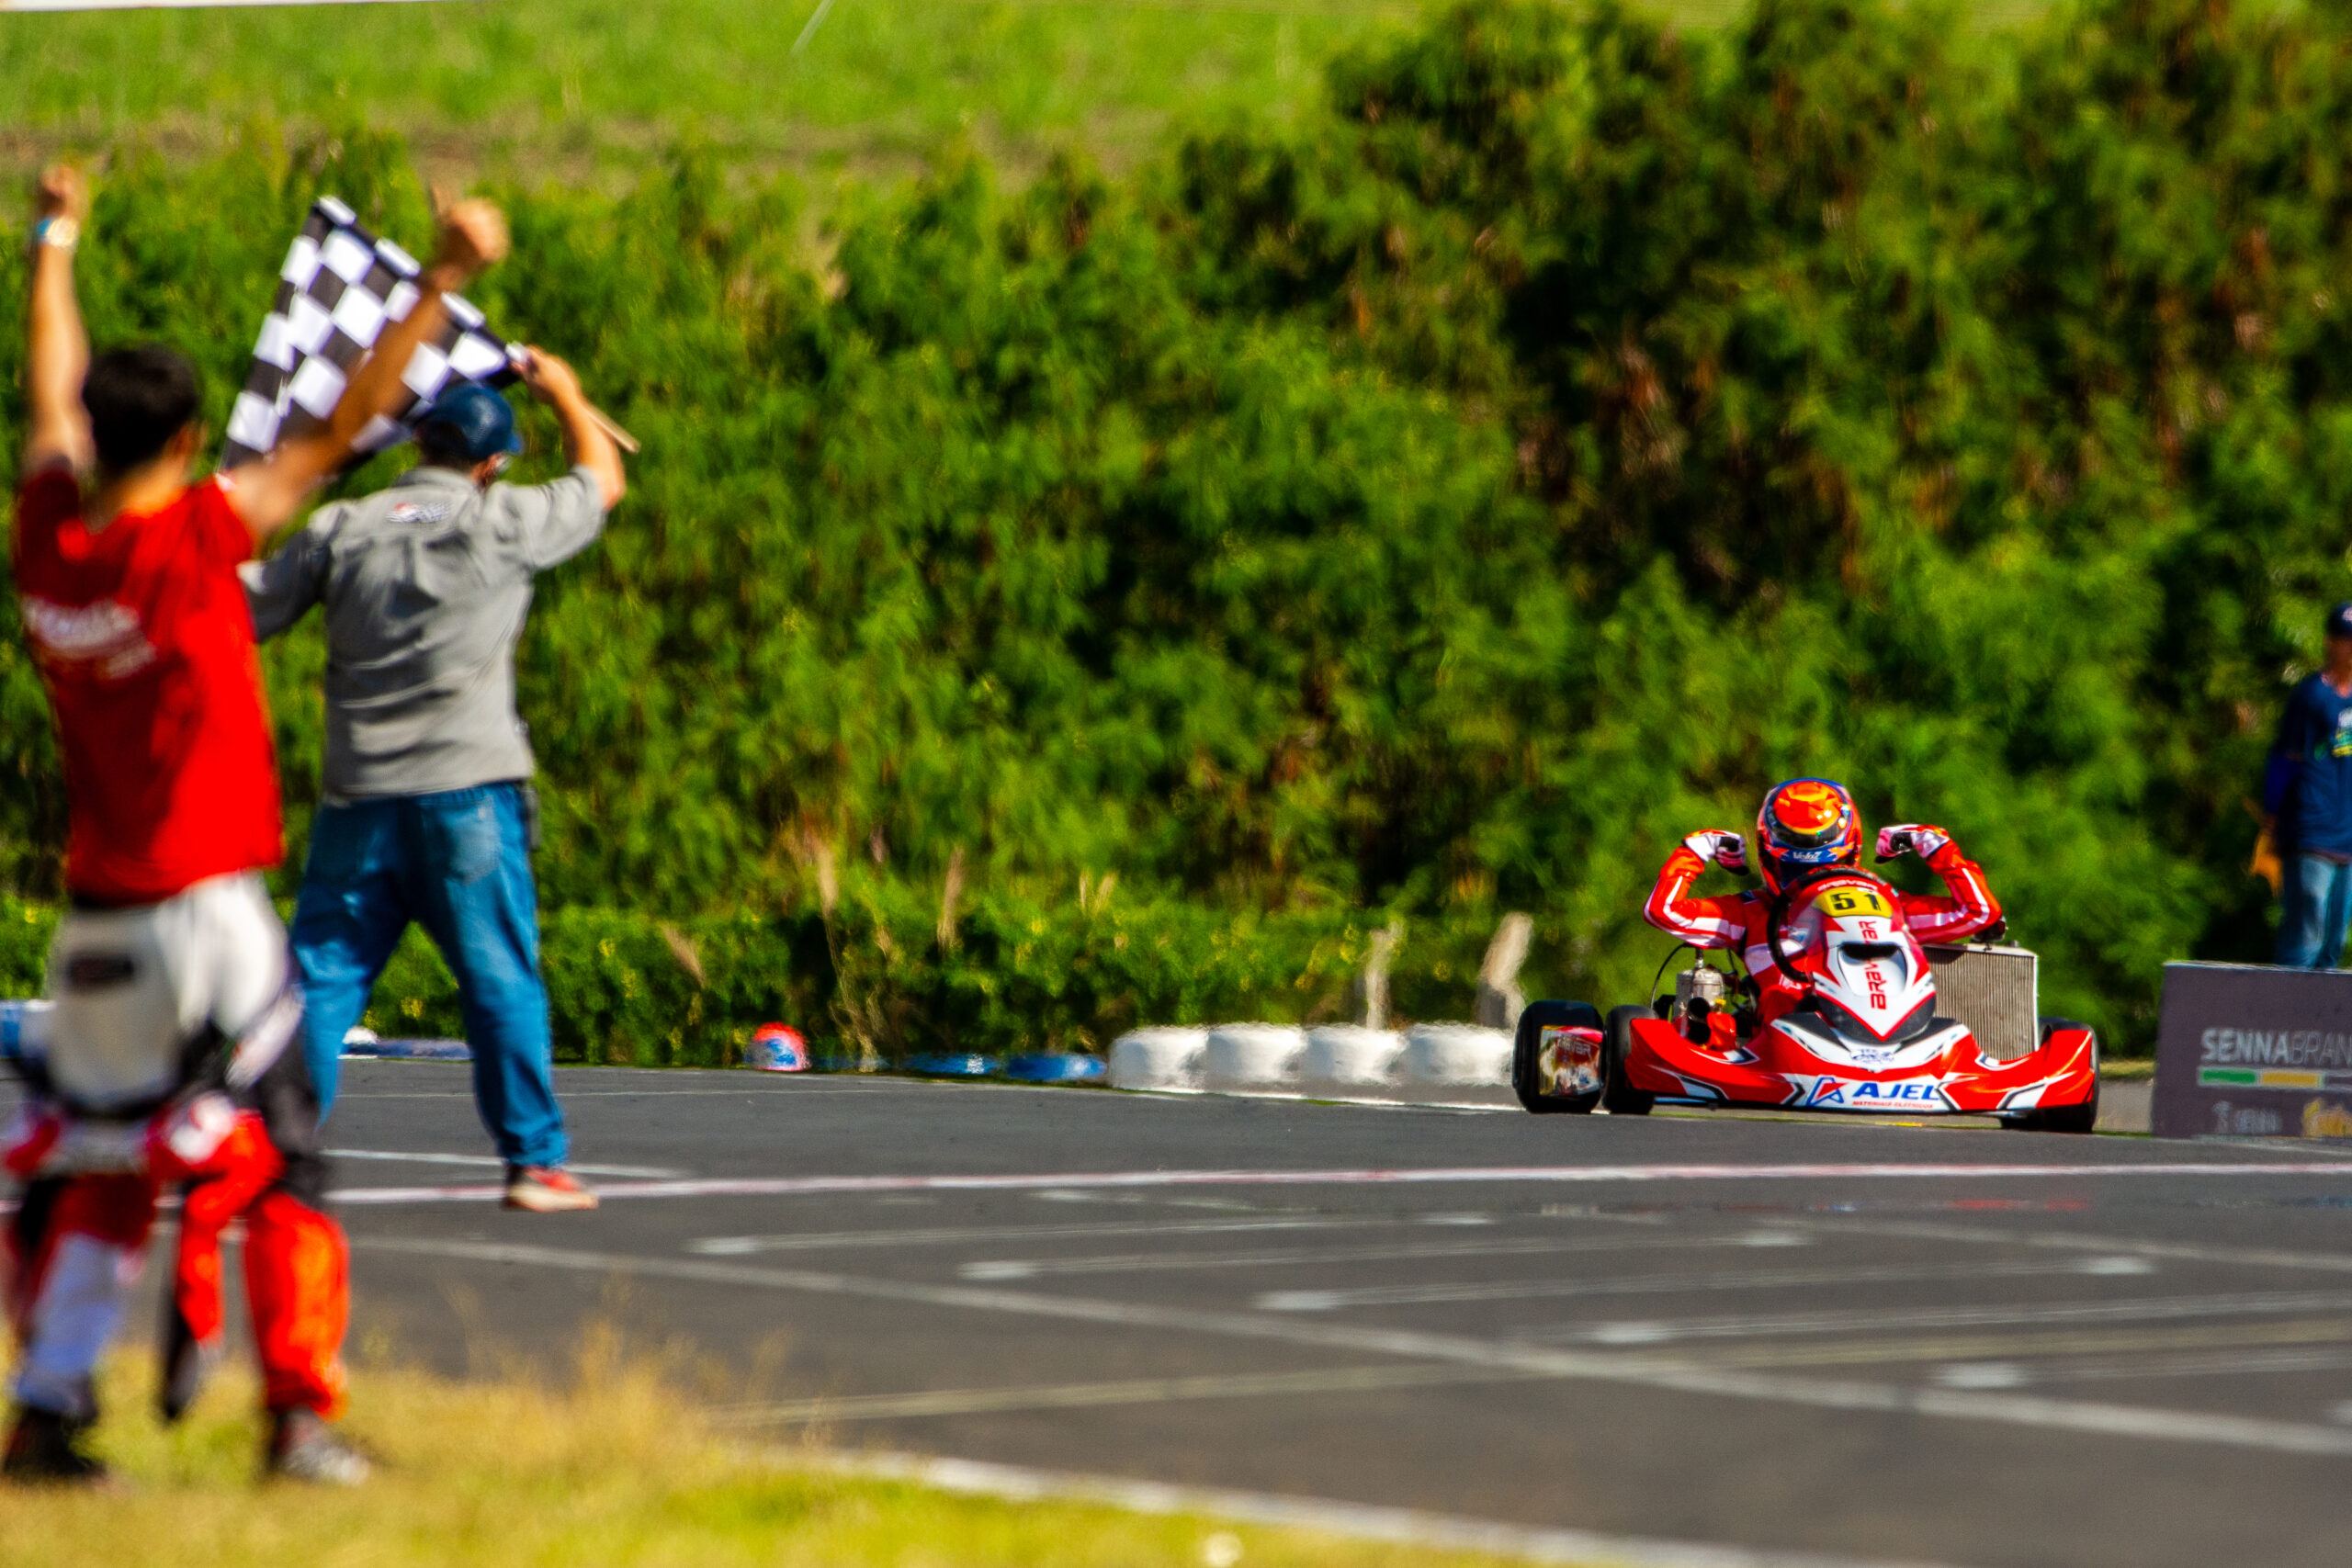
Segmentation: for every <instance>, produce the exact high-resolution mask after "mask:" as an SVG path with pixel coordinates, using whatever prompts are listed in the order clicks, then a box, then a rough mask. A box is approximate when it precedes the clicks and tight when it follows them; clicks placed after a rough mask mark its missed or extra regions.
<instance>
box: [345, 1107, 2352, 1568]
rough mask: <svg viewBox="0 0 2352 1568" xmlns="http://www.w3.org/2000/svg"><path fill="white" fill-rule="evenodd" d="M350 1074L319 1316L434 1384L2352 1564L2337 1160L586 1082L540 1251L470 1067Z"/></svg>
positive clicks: (1107, 1457) (2051, 1539) (753, 1429)
mask: <svg viewBox="0 0 2352 1568" xmlns="http://www.w3.org/2000/svg"><path fill="white" fill-rule="evenodd" d="M560 1088H561V1091H562V1093H563V1096H564V1099H565V1101H566V1104H567V1106H568V1109H569V1112H570V1115H571V1121H572V1126H573V1131H574V1138H575V1155H574V1157H575V1159H576V1161H577V1162H578V1163H579V1165H580V1166H581V1167H582V1168H584V1169H588V1170H592V1171H597V1172H601V1173H603V1174H601V1175H600V1177H599V1181H600V1184H601V1185H602V1186H603V1187H604V1189H605V1192H606V1194H607V1201H606V1203H605V1207H604V1208H603V1210H602V1211H600V1212H598V1213H594V1214H584V1215H561V1216H532V1215H522V1214H512V1213H504V1212H502V1211H501V1210H500V1209H498V1208H497V1207H496V1205H495V1201H494V1198H495V1193H496V1188H495V1185H494V1179H495V1177H496V1175H497V1171H496V1168H495V1167H494V1166H493V1165H492V1164H491V1163H490V1162H489V1161H488V1160H487V1158H486V1157H485V1154H486V1151H485V1148H484V1145H483V1142H482V1138H481V1133H480V1131H479V1128H478V1126H477V1125H476V1122H475V1121H474V1116H473V1111H472V1107H471V1104H470V1100H469V1092H468V1084H467V1078H466V1073H465V1069H464V1068H462V1067H453V1066H429V1065H406V1064H376V1063H356V1062H355V1063H347V1064H345V1089H344V1097H343V1099H342V1100H341V1101H340V1102H339V1103H338V1105H337V1107H336V1110H335V1113H334V1120H333V1122H332V1123H331V1125H330V1129H329V1132H330V1140H329V1141H330V1142H331V1143H332V1144H333V1145H335V1146H337V1147H338V1148H340V1149H343V1150H345V1151H349V1153H348V1155H347V1156H346V1157H345V1159H344V1160H343V1161H342V1163H341V1165H340V1167H339V1170H338V1185H339V1188H340V1190H341V1191H342V1195H343V1196H342V1213H343V1215H344V1218H345V1223H346V1224H347V1225H348V1226H349V1229H350V1232H351V1235H352V1239H353V1245H354V1249H355V1250H354V1259H355V1261H354V1269H355V1275H356V1325H355V1327H356V1333H357V1334H358V1335H359V1336H361V1337H363V1338H365V1337H373V1338H374V1339H375V1340H376V1341H377V1342H378V1343H379V1344H382V1343H390V1344H393V1345H396V1346H398V1347H399V1348H401V1350H402V1351H404V1352H406V1353H408V1354H411V1355H414V1356H419V1357H422V1358H424V1359H428V1360H430V1361H432V1362H434V1363H435V1364H438V1365H440V1366H443V1367H445V1368H447V1369H449V1370H452V1371H467V1370H469V1369H481V1368H483V1367H486V1366H492V1365H495V1364H497V1363H498V1362H499V1361H500V1360H501V1359H503V1358H507V1357H512V1356H517V1355H519V1356H524V1357H526V1358H535V1359H549V1360H560V1359H562V1358H563V1357H564V1356H565V1355H567V1354H568V1353H569V1350H568V1348H569V1347H570V1346H571V1345H572V1344H574V1343H575V1342H576V1335H577V1332H578V1330H579V1329H580V1328H581V1327H582V1325H586V1324H589V1323H592V1322H597V1321H605V1322H616V1323H618V1324H619V1325H621V1326H622V1327H624V1328H625V1329H626V1330H628V1332H629V1333H631V1334H632V1335H634V1336H636V1337H639V1339H640V1340H644V1341H650V1342H658V1343H665V1344H668V1345H671V1346H673V1347H677V1346H690V1347H692V1348H693V1350H694V1351H695V1353H696V1354H697V1355H698V1356H699V1357H700V1358H702V1359H703V1361H704V1364H705V1366H706V1368H707V1370H708V1372H707V1377H706V1380H705V1386H706V1388H707V1394H708V1397H709V1398H710V1399H711V1401H712V1403H713V1404H715V1405H717V1406H718V1407H719V1408H720V1410H721V1413H722V1414H723V1416H725V1418H726V1419H728V1420H729V1421H730V1422H732V1423H736V1424H738V1425H740V1427H741V1428H742V1429H743V1430H745V1431H746V1432H748V1433H753V1434H766V1435H772V1436H774V1437H775V1438H779V1439H793V1438H804V1437H806V1436H808V1435H809V1434H810V1433H811V1432H812V1431H813V1432H815V1433H817V1434H820V1435H822V1436H824V1437H826V1438H830V1439H831V1441H833V1442H835V1443H837V1444H840V1445H842V1446H844V1447H847V1448H850V1449H854V1450H889V1451H891V1452H894V1453H908V1452H911V1453H920V1454H931V1455H942V1456H953V1457H956V1458H958V1459H965V1460H973V1461H995V1462H999V1463H1012V1464H1018V1465H1024V1466H1035V1467H1043V1468H1045V1469H1048V1470H1054V1471H1062V1472H1086V1473H1090V1474H1095V1475H1103V1476H1114V1477H1125V1478H1130V1479H1133V1480H1139V1481H1148V1482H1163V1483H1183V1484H1189V1485H1197V1486H1204V1487H1225V1488H1241V1489H1246V1490H1248V1491H1250V1492H1252V1493H1257V1494H1275V1495H1283V1496H1295V1497H1302V1498H1317V1499H1328V1500H1332V1501H1336V1502H1340V1503H1354V1504H1367V1505H1379V1506H1390V1507H1405V1508H1411V1509H1420V1510H1428V1511H1430V1512H1433V1513H1438V1514H1443V1515H1447V1516H1456V1517H1471V1518H1476V1519H1486V1520H1494V1521H1501V1522H1506V1523H1510V1524H1515V1525H1521V1526H1526V1527H1537V1528H1546V1527H1548V1528H1556V1529H1577V1530H1588V1531H1598V1532H1602V1533H1603V1534H1606V1535H1611V1536H1623V1537H1632V1538H1640V1539H1641V1540H1650V1541H1657V1540H1665V1541H1680V1542H1690V1543H1714V1544H1717V1545H1721V1546H1724V1547H1736V1548H1747V1549H1753V1550H1756V1551H1762V1552H1766V1553H1796V1554H1805V1553H1813V1554H1822V1555H1826V1556H1828V1557H1832V1558H1836V1559H1840V1560H1852V1561H1858V1562H1913V1563H1917V1562H1935V1563H1947V1564H1969V1565H1978V1568H1993V1565H1998V1564H2018V1565H2023V1564H2052V1563H2064V1564H2075V1565H2091V1564H2114V1565H2117V1568H2127V1565H2128V1568H2156V1565H2162V1564H2182V1565H2184V1568H2185V1565H2189V1564H2195V1565H2199V1568H2204V1565H2208V1564H2213V1563H2222V1562H2228V1563H2255V1562H2259V1563H2266V1564H2278V1565H2286V1564H2312V1565H2314V1568H2316V1565H2319V1564H2328V1565H2330V1568H2335V1565H2338V1564H2341V1563H2343V1562H2346V1560H2347V1559H2352V1514H2347V1511H2346V1508H2345V1507H2344V1506H2343V1503H2342V1497H2343V1495H2344V1493H2345V1489H2346V1483H2347V1482H2352V1239H2347V1237H2346V1218H2347V1214H2348V1213H2352V1151H2343V1150H2340V1149H2329V1148H2325V1147H2320V1146H2316V1145H2264V1146H2255V1145H2212V1144H2178V1143H2163V1144H2159V1143H2155V1142H2153V1141H2151V1140H2148V1139H2145V1138H2110V1137H2098V1138H2080V1137H2071V1138H2070V1137H2062V1136H2052V1135H2047V1134H2041V1135H2029V1134H2016V1133H2007V1132H2000V1131H1976V1130H1959V1129H1949V1128H1934V1127H1905V1126H1892V1125H1886V1124H1880V1123H1872V1122H1860V1121H1856V1122H1838V1123H1834V1124H1824V1123H1820V1122H1770V1121H1750V1120H1737V1121H1735V1120H1728V1119H1721V1118H1717V1119H1709V1118H1706V1117H1702V1116H1694V1117H1665V1116H1657V1117H1652V1118H1648V1119H1642V1120H1637V1119H1632V1118H1579V1117H1565V1116H1563V1117H1543V1118H1538V1117H1532V1116H1527V1115H1524V1114H1521V1113H1517V1112H1493V1111H1440V1110H1404V1109H1391V1108H1375V1107H1365V1106H1349V1105H1330V1104H1312V1103H1299V1102H1288V1101H1269V1100H1238V1099H1226V1098H1216V1097H1205V1096H1203V1097H1176V1096H1158V1095H1125V1094H1114V1093H1109V1092H1103V1091H1093V1090H1076V1089H1019V1088H1007V1087H987V1086H973V1085H948V1084H922V1083H910V1082H903V1081H896V1080H887V1079H874V1078H862V1079H861V1078H841V1077H831V1078H819V1077H806V1078H788V1077H763V1076H760V1075H754V1074H749V1073H676V1072H672V1073H649V1072H636V1071H628V1070H623V1069H587V1068H583V1069H576V1070H569V1071H566V1072H564V1073H562V1074H561V1076H560ZM1635 1555H1636V1556H1637V1557H1638V1555H1639V1552H1638V1551H1636V1553H1635ZM1670 1560H1673V1554H1672V1553H1671V1552H1670V1551H1669V1552H1668V1553H1667V1554H1666V1555H1665V1556H1664V1557H1658V1558H1657V1561H1670ZM1690 1560H1691V1561H1697V1559H1690ZM1742 1560H1743V1559H1741V1558H1740V1557H1738V1556H1737V1555H1736V1554H1733V1555H1730V1556H1726V1557H1724V1559H1722V1561H1724V1562H1738V1561H1742ZM1749 1560H1750V1561H1756V1560H1758V1559H1749Z"/></svg>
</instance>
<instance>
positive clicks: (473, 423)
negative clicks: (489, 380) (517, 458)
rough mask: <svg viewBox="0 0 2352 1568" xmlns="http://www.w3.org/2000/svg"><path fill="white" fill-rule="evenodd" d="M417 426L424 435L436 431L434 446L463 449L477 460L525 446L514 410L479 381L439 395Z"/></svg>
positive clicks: (468, 382)
mask: <svg viewBox="0 0 2352 1568" xmlns="http://www.w3.org/2000/svg"><path fill="white" fill-rule="evenodd" d="M416 429H417V434H419V435H420V436H422V435H423V434H424V433H425V432H426V431H428V430H430V431H433V432H435V435H434V437H433V441H432V444H433V445H434V446H439V447H444V448H452V449H455V450H457V451H458V452H462V453H464V454H465V455H466V456H467V457H471V458H472V459H473V460H474V461H476V462H480V461H481V460H482V459H483V458H484V457H497V456H498V455H499V454H500V453H502V452H520V451H521V450H522V449H523V437H522V436H521V435H519V434H516V433H515V411H514V410H513V409H511V408H509V407H508V406H507V404H506V400H505V399H504V398H502V397H500V396H499V395H498V394H497V393H496V392H493V391H492V390H491V389H489V388H488V387H485V386H482V385H481V384H480V383H479V382H475V381H460V382H458V384H457V385H456V386H454V387H451V388H450V389H447V391H445V392H443V393H442V394H441V395H440V396H439V397H438V398H435V400H433V406H432V407H431V408H429V409H427V410H425V411H424V417H423V418H422V419H419V420H418V421H417V422H416Z"/></svg>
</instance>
